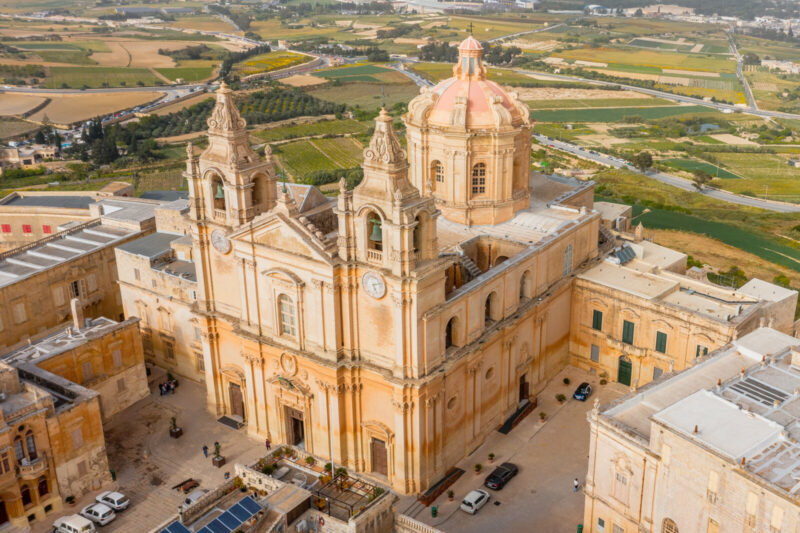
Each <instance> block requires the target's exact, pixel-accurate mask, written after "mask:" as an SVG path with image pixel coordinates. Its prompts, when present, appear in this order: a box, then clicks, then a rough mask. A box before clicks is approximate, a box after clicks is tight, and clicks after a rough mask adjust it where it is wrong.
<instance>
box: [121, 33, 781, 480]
mask: <svg viewBox="0 0 800 533" xmlns="http://www.w3.org/2000/svg"><path fill="white" fill-rule="evenodd" d="M458 50H459V59H458V63H457V64H456V65H455V66H454V68H453V77H452V78H450V79H448V80H445V81H443V82H441V83H439V84H438V85H437V86H435V87H433V88H431V89H422V91H421V94H420V95H419V96H417V97H416V98H414V99H413V100H412V101H411V102H410V103H409V106H408V113H407V114H406V115H405V116H403V121H404V123H405V126H406V140H407V148H406V149H404V148H403V145H402V144H401V142H400V140H399V139H398V137H397V135H396V134H395V131H394V128H393V123H392V117H390V116H389V115H388V114H387V113H386V111H385V110H383V111H381V112H380V114H379V116H378V117H377V118H376V120H375V128H374V135H373V136H372V139H371V141H370V143H369V146H368V147H366V149H365V150H364V162H363V169H364V178H363V181H362V182H361V183H360V184H359V185H358V186H356V187H355V188H354V189H352V190H348V189H347V187H346V185H345V184H344V182H342V183H341V184H340V190H339V194H338V196H337V197H336V198H335V199H331V198H328V197H326V196H325V195H323V194H322V193H321V192H320V191H319V190H317V189H316V188H314V187H310V186H305V185H298V184H292V183H279V182H278V181H277V180H276V178H275V171H274V168H273V165H272V163H271V158H270V152H269V147H267V149H266V157H265V158H264V159H262V158H261V157H260V156H259V155H258V154H256V153H255V152H254V151H253V150H252V149H251V147H250V144H249V141H248V134H247V131H246V125H245V121H244V120H243V119H242V117H241V116H240V114H239V112H238V110H237V108H236V106H235V105H234V102H233V96H232V92H231V90H230V89H229V88H228V87H226V86H225V85H224V84H223V85H222V86H221V87H220V89H219V91H218V92H217V94H216V106H215V108H214V110H213V112H212V115H211V117H210V118H209V119H208V125H209V129H208V141H209V143H208V147H207V148H206V149H205V150H204V151H203V152H202V153H201V154H199V155H196V154H195V153H194V151H193V149H192V147H191V145H190V147H189V150H188V153H187V168H186V173H185V177H186V179H187V181H188V185H189V192H190V198H189V206H188V210H185V212H184V214H183V215H182V217H183V218H182V220H183V222H182V224H183V230H182V231H183V235H181V234H180V233H181V232H180V231H178V230H177V229H175V228H177V227H178V226H179V225H175V228H172V229H168V230H164V229H163V228H162V227H161V223H160V222H159V230H158V231H159V232H160V233H156V234H154V235H167V237H165V238H164V239H163V240H162V241H161V242H162V244H163V243H164V242H166V243H171V244H170V245H169V246H170V247H171V249H172V250H171V251H170V252H167V253H162V252H159V253H160V255H158V258H156V255H157V254H154V255H152V256H151V257H150V259H151V264H152V269H154V270H157V271H158V272H160V273H163V272H165V271H171V272H183V274H182V275H181V276H180V277H181V279H180V283H181V284H183V285H181V287H183V288H185V289H186V290H183V289H181V291H182V292H180V293H179V291H178V289H177V288H174V287H173V288H159V289H155V287H157V283H156V281H155V278H153V282H152V287H150V286H148V285H147V284H145V282H144V281H141V279H143V278H142V275H143V274H142V273H141V272H140V270H139V269H136V272H135V275H134V274H133V273H127V272H128V271H126V270H125V268H126V267H125V264H124V261H123V260H121V259H119V256H118V262H119V263H120V284H121V287H122V293H123V302H124V305H125V309H126V315H137V316H142V315H144V316H142V327H143V329H146V341H145V352H146V354H148V353H149V355H148V358H149V359H150V360H151V361H155V362H156V363H157V364H160V365H163V366H167V367H168V368H172V369H178V372H179V373H181V374H182V375H186V376H189V377H191V378H192V379H197V380H198V381H204V382H205V385H206V388H207V403H208V409H209V411H210V412H211V413H213V414H216V415H217V416H222V415H225V416H228V417H229V418H232V419H234V420H236V421H238V422H240V423H241V424H243V425H244V427H245V428H246V431H247V432H248V433H249V434H251V435H254V436H259V437H261V438H269V439H271V440H272V441H273V442H275V443H287V444H291V445H296V446H300V447H303V448H304V449H305V450H307V451H308V452H309V453H311V454H314V455H316V456H319V457H323V458H330V459H332V460H333V462H334V463H335V464H336V465H337V466H345V467H346V468H348V469H350V470H352V471H355V472H358V473H360V474H362V475H366V476H368V477H370V476H371V477H373V479H375V480H376V481H379V482H381V483H383V484H386V485H388V486H391V487H392V488H393V489H394V490H396V491H398V492H400V493H406V494H408V493H417V492H420V491H423V490H425V489H426V488H428V487H430V486H431V485H432V484H433V483H435V482H436V481H437V480H438V479H440V478H441V477H442V476H443V475H444V474H445V473H446V472H447V470H448V469H449V468H450V467H452V466H453V465H454V464H455V463H457V462H458V461H459V460H461V459H462V458H464V457H465V456H467V455H469V454H470V453H471V452H472V451H473V450H474V449H475V448H476V447H477V446H479V445H480V444H481V442H482V441H483V439H484V438H485V437H486V436H487V435H488V434H489V433H490V432H492V431H495V430H496V429H497V428H498V427H499V426H500V425H502V424H503V423H504V422H505V421H506V420H507V419H508V418H509V417H510V416H512V415H513V414H514V413H515V412H517V411H518V410H519V409H520V408H524V406H525V405H527V404H528V402H533V401H534V399H535V396H536V394H537V392H538V391H540V390H541V389H542V388H543V387H544V384H545V383H546V382H547V380H548V379H550V378H552V377H553V376H554V375H555V374H556V373H558V372H559V371H560V370H561V369H562V368H564V366H565V365H567V364H570V363H571V362H572V363H574V362H575V361H576V358H577V359H581V361H583V364H584V366H587V367H591V370H592V371H603V369H604V368H606V367H604V366H603V365H606V366H607V367H608V370H610V371H615V368H616V367H615V365H617V356H619V355H620V353H624V350H625V345H626V344H625V343H618V344H619V346H618V345H617V344H615V345H613V346H612V347H610V348H608V350H610V351H609V353H608V354H606V353H602V354H600V355H601V357H599V358H598V359H595V357H594V356H595V353H594V347H595V345H594V344H592V348H591V354H590V353H589V352H590V348H589V346H588V344H587V345H586V346H583V345H582V344H581V342H580V341H581V339H582V338H584V337H582V336H581V335H579V334H578V333H576V331H578V332H579V331H581V330H576V328H579V327H583V326H580V325H579V324H578V323H580V322H581V321H583V320H584V318H585V317H584V315H587V314H590V310H589V307H590V306H591V305H592V304H590V303H589V302H588V301H587V302H578V301H575V295H574V290H573V287H574V285H575V281H576V279H577V278H578V277H579V276H580V274H581V273H582V272H584V271H587V269H591V268H595V267H596V265H598V264H605V265H606V266H605V267H604V268H606V269H614V268H623V267H622V265H621V264H620V263H622V262H624V260H623V258H624V257H627V256H626V254H623V253H619V254H618V255H619V258H617V260H616V261H614V260H613V259H614V258H613V257H612V261H611V263H613V264H611V263H609V264H606V263H604V257H605V256H606V255H608V254H609V253H610V252H609V251H610V250H611V248H613V242H609V240H608V239H609V237H608V236H609V235H610V233H609V232H608V231H607V230H604V229H601V219H602V216H601V213H600V211H599V210H598V209H596V208H595V205H594V202H593V194H594V185H593V183H592V182H579V181H574V180H567V179H564V178H557V177H553V178H548V177H546V176H543V175H541V174H539V173H533V172H531V171H530V157H531V135H530V134H531V128H532V124H531V120H530V117H529V112H528V108H527V106H526V105H525V104H524V103H523V102H521V101H520V100H519V98H518V96H517V95H516V94H515V93H513V92H509V91H507V90H505V89H504V88H502V87H500V86H499V85H497V84H496V83H494V82H492V81H489V80H488V79H487V75H486V72H487V69H486V65H485V64H484V63H483V60H482V53H483V50H482V47H481V45H480V43H479V42H478V41H477V40H475V39H474V38H472V37H469V38H467V39H466V40H465V41H464V42H462V43H461V45H460V46H459V47H458ZM604 236H605V237H604ZM152 238H153V239H159V237H152ZM611 239H612V241H613V236H612V237H611ZM609 245H610V246H611V247H609ZM650 245H651V243H642V244H641V245H633V246H634V248H633V249H632V251H631V252H630V254H634V255H638V256H639V259H640V260H642V261H644V260H645V259H646V258H647V257H648V254H650V255H649V256H650V257H651V258H655V257H659V258H660V257H662V256H661V255H658V254H651V252H652V246H654V245H652V246H650ZM636 246H638V248H637V247H636ZM166 249H167V250H169V247H168V248H166ZM675 254H676V255H678V256H680V255H681V254H677V253H675ZM176 255H177V256H178V257H177V258H176ZM612 255H613V254H612ZM628 259H630V258H628ZM673 259H674V258H673ZM679 259H680V258H679ZM653 260H655V259H653ZM170 262H171V264H172V266H171V267H165V266H164V265H165V263H170ZM678 262H679V261H678ZM170 268H171V269H172V270H170ZM660 268H661V267H659V266H658V265H656V266H655V267H653V269H652V275H653V276H657V275H660V274H659V272H660ZM683 268H684V269H685V256H684V261H683ZM676 269H677V270H679V268H678V267H675V268H673V270H676ZM131 272H132V271H131ZM604 272H605V271H604ZM679 274H680V273H678V274H676V278H677V277H680V276H679ZM603 275H606V274H603ZM134 278H135V279H134ZM159 279H161V278H159ZM604 280H605V278H603V277H602V276H600V275H599V274H598V275H596V276H595V277H594V278H591V277H590V278H587V279H586V280H584V285H587V284H588V285H591V284H592V283H595V284H603V283H605V281H604ZM140 281H141V282H140ZM679 282H680V283H683V282H684V281H683V278H681V280H680V281H679ZM137 283H138V284H137ZM160 283H162V282H161V281H159V284H160ZM176 283H177V282H176ZM676 283H677V282H676ZM588 285H587V286H588ZM158 287H162V286H161V285H158ZM586 290H588V289H586ZM621 290H623V291H624V290H625V288H624V287H623V288H622V289H621ZM596 298H612V297H611V296H607V295H606V296H598V297H596ZM729 298H732V297H729ZM795 298H796V293H795ZM750 300H752V298H750ZM178 305H183V307H182V309H183V311H181V313H185V314H184V315H181V314H179V313H178V311H175V310H172V309H173V308H171V307H170V306H178ZM604 305H605V304H604ZM651 307H652V306H651ZM740 307H741V306H740ZM767 307H768V306H764V308H767ZM607 308H608V307H604V309H607ZM648 312H649V311H648ZM759 312H760V311H759ZM153 313H161V314H160V315H159V316H161V317H166V318H165V319H164V320H162V319H158V320H155V319H153V318H152V317H153ZM636 316H637V317H639V319H642V318H641V314H636ZM148 317H149V318H148ZM170 317H171V318H170ZM181 317H183V318H181ZM595 319H596V315H595ZM631 320H633V319H631ZM642 320H644V319H642ZM676 320H677V319H676ZM688 320H689V321H690V322H691V317H689V318H688ZM610 321H611V317H610V316H609V317H608V319H607V322H606V324H609V323H610ZM159 324H160V325H159ZM165 324H166V325H165ZM748 324H749V322H748ZM594 325H596V323H595V324H594ZM637 327H639V328H640V329H637V330H636V331H637V335H638V337H637V340H636V341H633V340H632V341H631V343H628V344H633V343H635V342H638V338H639V337H642V338H644V337H643V336H644V335H646V334H647V331H648V330H647V327H649V326H637ZM694 327H695V326H694V325H692V324H688V325H686V326H685V328H686V331H687V332H689V333H687V335H694V333H691V332H692V331H693V329H692V328H694ZM748 327H749V326H748ZM586 328H587V330H588V329H589V326H586ZM626 328H627V326H626ZM156 329H160V330H161V331H160V334H159V335H156V334H155V330H156ZM594 329H595V330H597V328H594ZM734 329H735V328H734ZM627 331H628V329H626V332H627ZM630 331H631V335H632V334H633V333H632V330H630ZM725 331H727V330H725ZM595 333H597V331H595ZM731 334H733V333H731ZM609 335H610V333H609ZM150 336H152V337H155V339H153V340H151V338H150ZM585 338H588V337H585ZM181 339H184V340H185V344H186V345H187V346H189V348H187V351H186V355H185V356H184V355H181V354H179V355H178V357H177V358H176V354H175V345H174V343H176V342H178V343H181V342H184V341H182V340H181ZM659 339H661V337H659ZM727 340H728V339H727V338H720V339H719V340H718V342H723V341H724V342H727ZM162 342H163V343H164V344H163V345H162V344H158V343H162ZM649 342H650V341H649V340H648V341H647V343H649ZM664 342H665V343H666V341H664ZM705 342H706V344H707V345H708V344H711V346H709V347H710V348H711V349H713V348H714V347H715V345H714V344H713V343H712V341H705ZM153 343H156V344H157V345H156V346H155V347H154V345H153ZM167 345H168V348H165V349H164V351H165V352H166V356H163V357H164V359H161V357H162V355H159V354H158V352H160V350H161V347H163V346H167ZM604 346H605V345H604ZM584 348H585V350H584ZM603 350H606V348H605V347H604V348H603ZM648 350H649V351H644V348H643V349H642V354H639V355H642V357H643V358H644V357H649V356H650V355H653V354H651V353H650V352H653V350H652V349H651V348H648ZM611 351H613V354H612V353H611ZM653 353H654V354H655V352H653ZM637 354H638V352H637ZM637 357H638V355H637ZM659 357H660V355H659ZM182 358H183V359H182ZM680 360H681V361H683V359H680ZM187 361H188V362H187ZM644 361H645V359H641V365H642V366H641V368H645V369H648V371H649V372H652V369H651V366H644V365H645V363H644ZM652 361H655V363H652V364H656V365H658V364H660V365H661V366H662V367H664V366H666V364H665V363H663V361H662V362H659V360H658V358H657V357H654V358H653V359H652ZM629 364H632V365H634V375H636V374H635V372H636V370H637V369H638V367H636V365H639V364H640V360H639V359H636V360H635V361H634V362H633V363H629ZM647 364H648V365H650V364H651V363H647ZM687 364H690V363H687ZM182 365H183V366H182ZM592 365H594V366H592ZM609 365H614V366H609ZM670 369H672V367H670ZM640 373H641V372H640ZM629 377H630V375H629ZM612 379H613V376H612ZM642 379H644V378H643V377H642Z"/></svg>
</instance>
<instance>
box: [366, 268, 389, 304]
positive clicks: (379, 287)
mask: <svg viewBox="0 0 800 533" xmlns="http://www.w3.org/2000/svg"><path fill="white" fill-rule="evenodd" d="M361 283H362V285H364V289H365V290H366V291H367V294H369V295H370V296H372V297H373V298H383V295H384V294H386V284H385V283H384V282H383V278H382V277H381V275H380V274H377V273H375V272H367V273H366V274H364V276H363V277H362V278H361Z"/></svg>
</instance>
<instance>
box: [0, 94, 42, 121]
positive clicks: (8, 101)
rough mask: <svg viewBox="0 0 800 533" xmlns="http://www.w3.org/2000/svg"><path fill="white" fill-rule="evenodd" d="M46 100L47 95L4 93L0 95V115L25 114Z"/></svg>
mask: <svg viewBox="0 0 800 533" xmlns="http://www.w3.org/2000/svg"><path fill="white" fill-rule="evenodd" d="M45 101H46V97H45V96H40V95H33V94H18V93H3V96H2V97H0V116H5V117H8V116H18V115H23V114H25V113H26V112H28V111H30V110H32V109H34V108H35V107H36V106H39V105H41V104H43V103H44V102H45Z"/></svg>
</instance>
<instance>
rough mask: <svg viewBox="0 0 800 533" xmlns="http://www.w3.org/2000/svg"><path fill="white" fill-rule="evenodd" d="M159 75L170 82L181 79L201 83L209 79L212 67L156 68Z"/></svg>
mask: <svg viewBox="0 0 800 533" xmlns="http://www.w3.org/2000/svg"><path fill="white" fill-rule="evenodd" d="M155 70H156V71H157V72H158V73H159V74H161V75H162V76H164V77H165V78H169V79H170V80H172V81H175V80H177V79H178V78H182V79H183V80H184V81H185V82H187V83H188V82H192V81H202V80H205V79H208V78H210V77H211V71H212V67H175V68H157V69H155Z"/></svg>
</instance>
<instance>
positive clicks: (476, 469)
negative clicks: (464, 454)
mask: <svg viewBox="0 0 800 533" xmlns="http://www.w3.org/2000/svg"><path fill="white" fill-rule="evenodd" d="M481 470H483V465H482V464H480V463H475V474H480V473H481Z"/></svg>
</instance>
